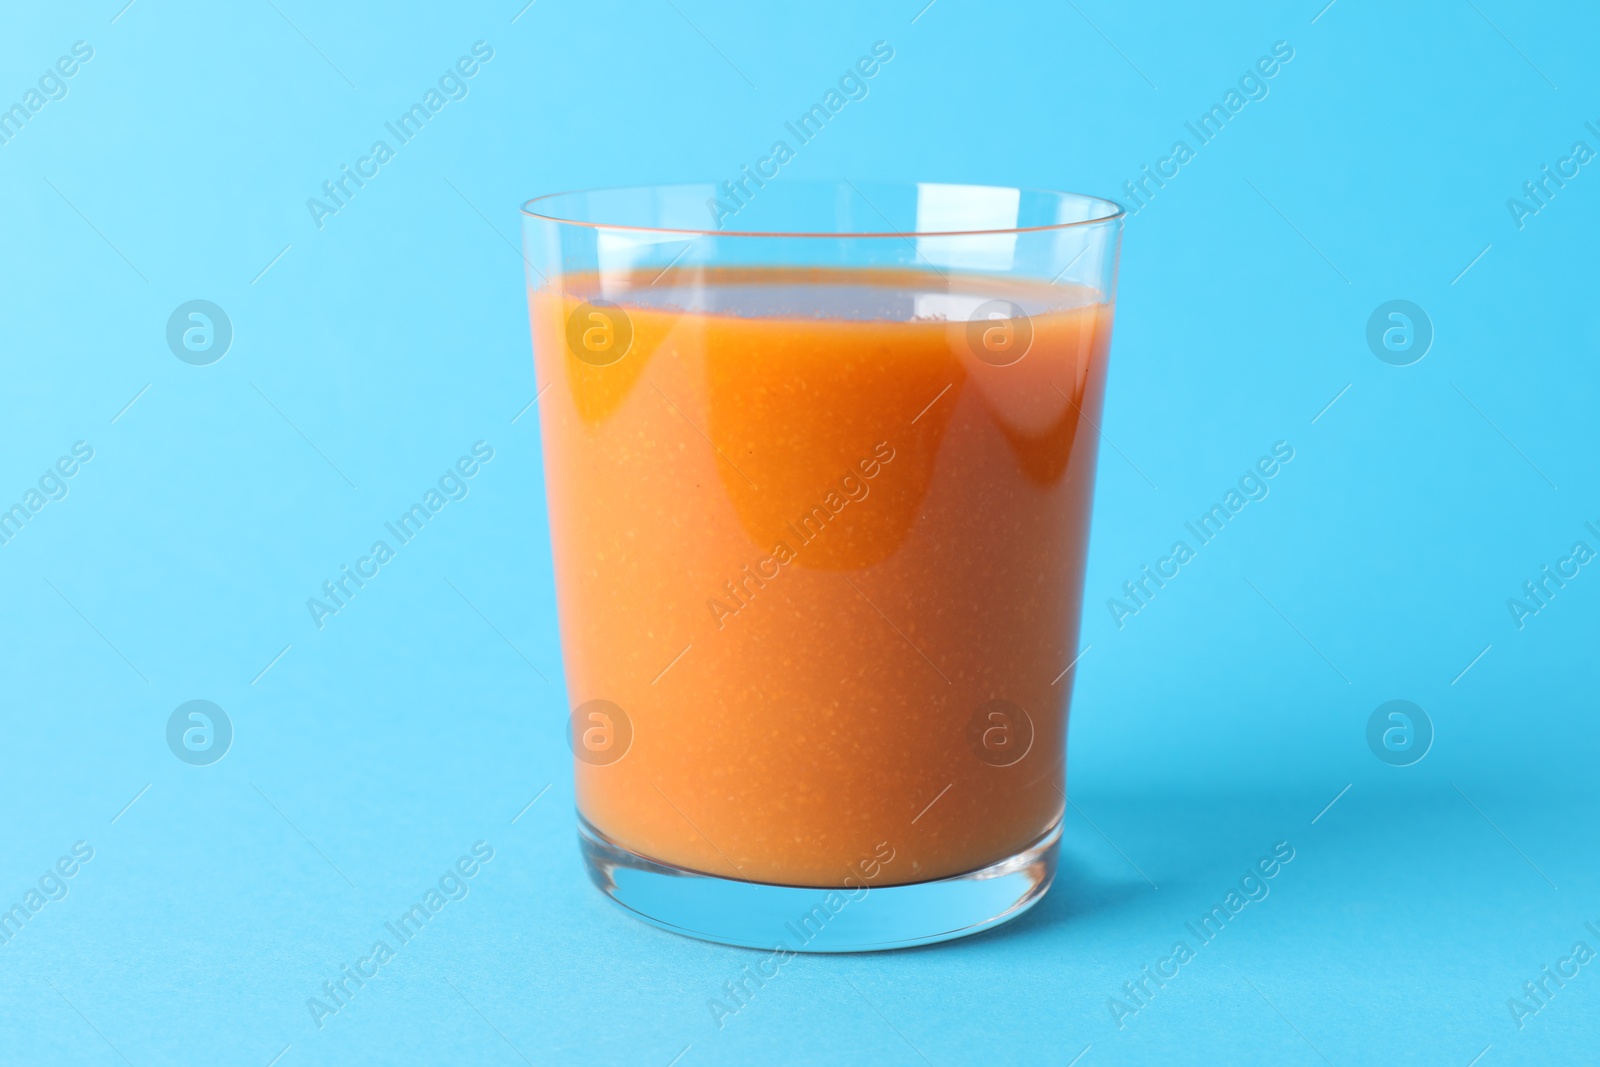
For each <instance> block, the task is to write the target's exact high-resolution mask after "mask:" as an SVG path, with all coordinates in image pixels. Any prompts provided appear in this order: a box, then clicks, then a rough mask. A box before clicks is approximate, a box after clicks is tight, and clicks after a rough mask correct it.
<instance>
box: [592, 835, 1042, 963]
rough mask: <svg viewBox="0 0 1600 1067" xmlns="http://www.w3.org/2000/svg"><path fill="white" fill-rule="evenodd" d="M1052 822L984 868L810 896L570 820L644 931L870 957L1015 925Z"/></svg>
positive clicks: (1037, 884) (606, 885) (601, 876)
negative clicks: (641, 850) (637, 845)
mask: <svg viewBox="0 0 1600 1067" xmlns="http://www.w3.org/2000/svg"><path fill="white" fill-rule="evenodd" d="M1060 840H1061V823H1060V821H1059V820H1057V822H1056V823H1055V825H1053V826H1052V827H1050V829H1049V831H1047V832H1046V833H1045V834H1044V835H1043V836H1042V837H1040V838H1039V839H1038V840H1037V841H1035V842H1034V843H1033V844H1032V845H1030V846H1028V847H1027V848H1025V849H1023V850H1022V851H1021V852H1018V853H1017V854H1016V855H1014V856H1009V857H1007V858H1006V859H1003V860H1000V861H999V862H997V863H992V864H990V865H989V866H987V867H984V868H981V869H979V870H976V871H969V872H967V873H966V874H958V875H954V876H952V877H949V878H940V879H937V880H935V881H930V882H914V883H912V884H910V885H889V886H873V885H871V884H870V883H866V884H861V885H858V886H857V887H856V888H854V889H848V888H846V889H818V888H809V887H804V886H787V885H768V884H763V883H756V882H746V881H741V880H739V879H734V878H718V877H716V876H715V875H709V874H702V873H700V872H699V871H690V870H685V869H684V868H681V867H673V866H670V865H667V864H664V863H658V862H657V861H655V860H651V859H647V858H646V857H644V856H641V855H639V854H637V853H635V852H632V851H629V850H628V849H626V848H623V847H622V846H621V845H618V844H617V843H616V842H614V841H612V840H611V839H610V838H608V837H606V836H605V835H604V834H603V833H601V832H600V831H599V830H597V829H596V828H595V827H594V826H592V825H590V824H589V822H588V821H587V820H585V819H584V818H583V817H582V816H581V815H580V816H579V817H578V841H579V845H580V847H581V849H582V851H583V859H584V863H585V865H586V866H587V867H588V869H589V877H590V878H592V879H594V883H595V885H597V886H599V887H600V889H601V890H602V891H603V892H604V893H605V894H606V895H607V896H609V897H610V898H611V899H612V900H614V901H616V902H617V903H618V904H620V905H622V906H623V907H624V908H626V909H627V910H628V911H630V912H632V913H633V915H634V916H635V917H637V918H640V919H643V920H644V921H645V922H647V923H650V924H651V925H652V926H659V927H661V928H662V929H663V930H670V931H672V932H673V933H675V934H683V935H685V936H687V937H696V938H699V939H700V940H702V941H717V942H720V943H722V944H724V945H738V946H741V947H744V948H758V949H769V950H771V949H786V950H788V951H790V952H875V951H879V950H881V949H891V948H909V947H910V946H912V945H927V944H931V943H933V942H935V941H948V940H950V939H951V938H956V937H965V936H967V935H968V934H975V933H978V932H979V931H980V930H987V929H989V928H990V927H992V926H998V925H1000V924H1001V923H1003V922H1007V921H1009V920H1011V919H1014V918H1016V917H1017V916H1018V915H1021V914H1022V913H1023V912H1025V911H1027V910H1028V909H1029V908H1031V907H1032V906H1033V905H1034V904H1036V903H1038V902H1039V900H1040V899H1041V898H1042V897H1043V896H1044V894H1045V891H1046V890H1048V889H1049V888H1050V882H1051V880H1052V879H1054V878H1055V873H1056V856H1057V853H1058V851H1059V843H1060Z"/></svg>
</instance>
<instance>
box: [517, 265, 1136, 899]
mask: <svg viewBox="0 0 1600 1067" xmlns="http://www.w3.org/2000/svg"><path fill="white" fill-rule="evenodd" d="M602 295H603V300H602V299H601V297H602ZM529 304H530V308H531V309H532V310H531V316H532V327H533V338H534V351H535V361H536V369H537V372H538V378H539V385H540V387H541V389H545V390H547V391H546V392H545V393H544V395H543V398H542V399H541V400H540V402H539V412H540V424H541V431H542V434H543V444H544V449H545V469H546V492H547V498H548V505H549V515H550V529H551V541H552V546H553V553H554V560H555V580H556V592H557V599H558V606H559V611H560V622H561V634H562V644H563V657H564V660H565V667H566V678H567V686H568V696H569V698H570V703H571V705H572V706H574V707H576V706H580V705H584V704H586V703H587V702H590V701H607V702H610V704H611V705H614V706H615V707H616V708H619V709H621V712H622V714H623V715H624V716H625V719H626V721H625V723H620V724H619V723H615V722H611V718H612V717H610V716H608V717H607V718H606V719H604V720H602V719H595V720H593V721H594V722H596V723H602V722H603V723H606V724H609V727H610V728H612V732H610V733H606V732H604V731H602V734H601V735H597V736H601V738H602V740H601V743H602V744H604V743H620V744H622V745H623V746H624V748H623V749H618V750H617V751H614V752H612V753H611V754H610V755H609V756H607V757H606V759H605V760H591V759H583V758H580V759H579V760H578V761H577V763H576V765H575V766H576V789H577V801H578V806H579V809H580V811H581V812H582V814H583V816H584V818H586V819H587V820H588V821H589V822H590V823H591V824H592V825H593V826H594V827H595V828H597V829H598V830H599V831H600V832H601V833H603V834H604V835H606V836H607V837H609V838H610V839H612V840H613V841H614V842H616V843H617V844H619V845H621V846H623V847H624V848H627V849H630V850H632V851H634V852H637V853H640V854H642V855H644V856H648V857H650V858H652V859H655V860H658V861H661V862H663V863H668V864H672V865H676V866H679V867H684V868H688V869H691V870H694V871H699V872H704V873H706V874H711V875H715V876H719V877H724V878H742V879H747V880H749V881H752V882H758V883H773V884H783V885H797V886H819V887H822V886H827V887H838V886H841V885H843V884H844V879H845V878H846V877H848V876H850V875H851V874H852V873H854V874H855V877H856V878H857V879H860V878H861V876H862V875H861V873H860V872H861V870H862V866H861V865H862V863H863V860H869V859H871V860H873V862H872V863H871V867H872V868H873V869H874V871H875V873H874V874H873V875H871V876H870V877H871V881H872V884H874V885H893V884H901V883H909V882H919V881H926V880H929V879H934V878H940V877H945V876H949V875H956V874H961V873H964V872H967V871H972V870H975V869H977V868H981V867H983V866H985V865H987V864H990V863H994V862H996V861H998V860H1000V859H1003V858H1005V857H1008V856H1011V855H1013V854H1015V853H1017V852H1019V851H1021V850H1023V849H1025V848H1026V847H1028V846H1029V845H1030V844H1032V843H1034V842H1035V841H1036V840H1038V839H1039V838H1040V837H1041V836H1042V835H1044V834H1046V833H1047V832H1048V831H1049V830H1050V829H1051V828H1052V827H1053V826H1054V824H1055V823H1056V822H1057V821H1058V820H1059V819H1060V817H1061V814H1062V810H1063V807H1064V803H1065V801H1064V796H1063V793H1062V790H1063V789H1064V780H1063V772H1064V762H1065V740H1066V726H1067V707H1068V697H1069V692H1070V688H1069V687H1070V684H1071V675H1066V676H1063V672H1064V669H1065V668H1066V666H1067V665H1068V663H1070V662H1071V661H1072V660H1073V659H1074V657H1075V656H1076V655H1077V654H1078V618H1079V607H1080V601H1081V596H1082V581H1083V567H1084V557H1085V550H1086V547H1087V538H1088V519H1089V505H1090V496H1091V493H1092V489H1093V482H1094V468H1095V456H1096V442H1097V436H1098V435H1097V431H1096V429H1095V426H1096V425H1098V423H1099V420H1100V406H1101V396H1102V393H1103V388H1104V380H1105V367H1106V353H1107V346H1108V344H1109V341H1110V332H1111V318H1112V309H1111V307H1110V306H1109V305H1107V304H1104V303H1100V302H1098V297H1097V296H1096V295H1095V294H1094V293H1092V292H1090V291H1088V290H1085V289H1082V288H1079V287H1075V286H1059V285H1058V286H1051V285H1045V284H1043V283H1038V284H1029V283H1019V282H1018V281H1016V280H1015V279H1005V280H1000V279H985V278H983V277H980V276H967V275H954V274H952V275H945V274H941V273H938V272H934V271H927V272H924V271H909V270H883V271H875V270H848V271H843V270H801V269H776V268H774V269H766V268H751V269H740V270H730V269H719V270H705V269H697V270H687V269H685V270H674V271H669V272H668V273H666V274H665V275H661V276H659V277H657V276H655V275H654V274H653V273H641V274H638V275H624V276H618V275H615V274H610V273H608V274H605V275H604V276H603V277H596V276H593V275H585V276H568V277H566V278H563V279H561V280H560V288H559V289H556V288H551V289H544V290H539V291H536V292H534V293H533V294H531V299H530V302H529ZM997 308H998V309H1000V310H999V311H997V310H996V309H997ZM1007 309H1009V310H1007ZM975 311H976V313H977V316H978V317H977V321H975V322H973V321H969V319H971V318H972V317H973V315H974V312H975ZM997 701H1003V702H1005V703H1004V704H997V703H994V702H997ZM601 706H603V705H601ZM997 708H1000V709H1020V716H1019V712H1018V711H1017V710H1004V711H1003V713H1000V714H998V717H997V713H996V711H995V709H997ZM624 735H625V736H624ZM618 737H621V741H620V742H617V738H618ZM582 743H583V739H582V738H581V737H580V738H578V739H576V740H575V744H582ZM617 752H620V753H621V754H620V758H617ZM886 856H887V857H889V858H888V859H887V860H886V859H885V857H886ZM874 857H875V859H873V858H874Z"/></svg>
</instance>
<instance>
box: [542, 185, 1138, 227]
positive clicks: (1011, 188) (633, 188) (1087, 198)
mask: <svg viewBox="0 0 1600 1067" xmlns="http://www.w3.org/2000/svg"><path fill="white" fill-rule="evenodd" d="M785 184H790V185H812V186H818V185H822V186H841V185H843V186H848V187H849V188H851V189H853V190H854V191H855V192H856V194H857V195H858V196H860V197H861V198H862V199H863V200H867V198H866V194H865V193H862V192H861V190H859V189H856V186H855V183H854V182H852V181H850V180H849V179H847V178H845V179H835V180H829V179H825V178H824V179H816V178H799V179H794V180H792V181H790V182H786V183H785ZM874 184H883V185H900V186H904V187H909V188H915V187H917V186H921V185H935V186H943V187H945V188H967V189H999V190H1005V191H1007V192H1015V193H1033V194H1037V195H1041V196H1049V197H1055V198H1056V199H1058V200H1062V201H1067V200H1076V201H1081V202H1085V203H1092V204H1099V205H1103V206H1104V207H1105V208H1106V209H1108V210H1106V211H1105V212H1104V213H1103V214H1100V215H1097V216H1096V217H1094V218H1088V219H1074V220H1072V221H1070V222H1053V223H1050V224H1049V225H1045V226H1004V227H999V228H983V229H959V230H915V229H914V230H909V231H905V230H895V229H889V230H884V231H874V232H864V233H852V232H849V231H841V230H783V231H778V230H718V229H704V228H698V227H682V226H635V225H630V224H624V223H613V222H598V221H594V220H592V219H577V218H564V217H562V216H560V215H553V214H548V213H546V212H543V211H536V210H533V208H534V205H535V204H540V203H542V202H544V201H549V200H556V199H558V198H560V197H568V196H582V195H585V194H588V193H628V192H649V191H653V190H662V189H690V188H710V189H715V188H716V185H715V184H714V183H712V182H662V183H657V184H650V185H613V186H604V187H600V188H593V189H567V190H564V191H561V192H556V193H544V194H542V195H540V196H536V197H533V198H532V199H530V200H526V201H524V202H523V204H522V206H521V208H520V209H519V211H520V213H521V214H522V215H523V217H524V218H532V219H540V220H542V221H545V222H554V223H558V224H560V225H563V226H582V227H585V228H587V229H594V230H623V231H628V232H632V233H670V234H679V235H682V236H688V237H782V238H805V237H817V238H828V239H831V240H839V239H843V238H863V239H883V238H888V237H894V238H900V239H902V240H903V239H905V238H909V237H992V236H996V235H1003V234H1022V233H1047V232H1049V231H1051V230H1067V229H1071V228H1073V227H1075V226H1099V225H1103V224H1105V223H1108V222H1118V221H1120V220H1121V219H1123V218H1126V217H1127V214H1128V209H1127V208H1126V207H1124V206H1123V205H1122V204H1120V203H1118V202H1117V201H1115V200H1112V199H1110V198H1109V197H1104V196H1095V195H1094V194H1092V193H1074V192H1068V191H1066V190H1061V189H1040V188H1033V187H1027V186H1015V185H983V184H975V183H972V182H882V183H874ZM867 205H868V206H869V207H872V208H873V210H874V211H877V207H876V206H875V205H873V203H872V201H871V200H867ZM878 214H879V216H880V217H882V212H878ZM884 221H885V222H888V219H887V218H885V219H884Z"/></svg>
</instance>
